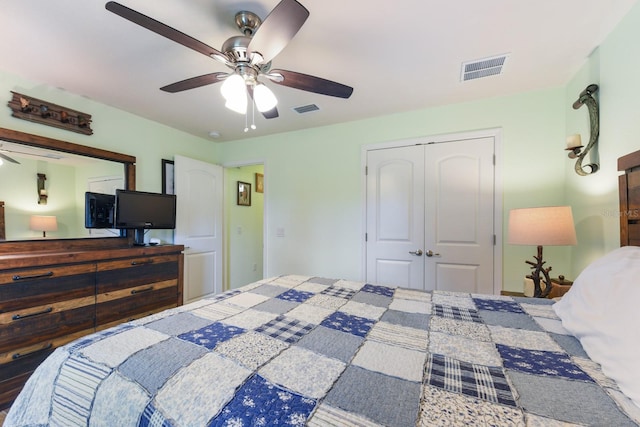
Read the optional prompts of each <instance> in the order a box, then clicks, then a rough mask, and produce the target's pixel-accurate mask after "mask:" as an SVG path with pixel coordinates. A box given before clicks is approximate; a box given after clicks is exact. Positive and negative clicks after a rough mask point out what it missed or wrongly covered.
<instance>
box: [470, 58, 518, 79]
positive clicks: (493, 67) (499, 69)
mask: <svg viewBox="0 0 640 427" xmlns="http://www.w3.org/2000/svg"><path fill="white" fill-rule="evenodd" d="M508 57H509V55H499V56H492V57H491V58H484V59H480V60H477V61H470V62H463V63H462V71H461V73H460V80H461V81H463V82H466V81H467V80H475V79H480V78H483V77H489V76H495V75H498V74H502V73H503V71H504V66H505V64H506V62H507V58H508Z"/></svg>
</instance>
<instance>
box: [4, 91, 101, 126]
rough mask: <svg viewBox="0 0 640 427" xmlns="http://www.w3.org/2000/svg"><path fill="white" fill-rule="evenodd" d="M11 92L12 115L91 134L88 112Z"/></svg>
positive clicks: (10, 105) (10, 106)
mask: <svg viewBox="0 0 640 427" xmlns="http://www.w3.org/2000/svg"><path fill="white" fill-rule="evenodd" d="M11 93H12V94H13V96H12V98H11V101H9V104H8V105H9V108H11V110H12V111H13V114H12V116H13V117H17V118H19V119H23V120H29V121H31V122H36V123H42V124H44V125H49V126H55V127H57V128H61V129H66V130H70V131H72V132H78V133H83V134H85V135H92V134H93V130H92V129H91V115H90V114H86V113H82V112H80V111H76V110H72V109H70V108H66V107H61V106H60V105H56V104H52V103H51V102H47V101H42V100H41V99H37V98H33V97H31V96H27V95H23V94H21V93H18V92H13V91H11Z"/></svg>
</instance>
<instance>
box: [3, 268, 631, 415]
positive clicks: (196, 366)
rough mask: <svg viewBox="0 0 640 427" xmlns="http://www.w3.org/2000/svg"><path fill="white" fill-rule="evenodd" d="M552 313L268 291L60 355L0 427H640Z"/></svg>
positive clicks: (528, 305)
mask: <svg viewBox="0 0 640 427" xmlns="http://www.w3.org/2000/svg"><path fill="white" fill-rule="evenodd" d="M551 304H552V301H549V300H539V299H532V298H511V297H504V296H495V295H476V294H465V293H448V292H439V291H433V292H422V291H417V290H409V289H402V288H392V287H387V286H376V285H372V284H366V283H360V282H352V281H346V280H333V279H326V278H319V277H302V276H283V277H277V278H272V279H267V280H262V281H259V282H256V283H253V284H250V285H247V286H245V287H243V288H241V289H238V290H232V291H229V292H226V293H223V294H220V295H216V296H213V297H211V298H207V299H203V300H200V301H197V302H195V303H192V304H189V305H185V306H182V307H177V308H174V309H171V310H168V311H165V312H162V313H159V314H156V315H153V316H150V317H146V318H144V319H140V320H137V321H132V322H129V323H126V324H122V325H119V326H117V327H114V328H111V329H108V330H104V331H101V332H99V333H96V334H93V335H89V336H86V337H84V338H81V339H79V340H77V341H75V342H72V343H70V344H68V345H66V346H64V347H61V348H58V349H57V350H56V351H55V352H54V353H53V354H52V355H51V356H50V357H49V358H48V359H47V360H46V361H45V362H44V363H43V364H42V365H41V366H40V367H39V368H38V369H37V370H36V372H35V373H34V374H33V376H32V377H31V378H30V380H29V381H28V383H27V384H26V386H25V388H24V389H23V391H22V393H21V394H20V396H19V397H18V399H17V400H16V402H15V403H14V404H13V406H12V408H11V411H10V413H9V415H8V417H7V419H6V421H5V427H6V426H45V425H47V426H49V425H50V426H65V427H68V426H140V427H146V426H154V427H155V426H158V427H169V426H189V427H191V426H302V425H309V426H372V427H373V426H439V425H441V426H455V425H482V426H524V425H528V426H537V425H541V426H542V425H545V426H560V425H562V426H567V425H601V426H614V425H615V426H628V425H638V420H639V419H640V418H639V417H638V408H637V407H635V406H634V405H633V404H632V403H631V402H630V401H629V400H628V399H627V398H626V397H625V396H624V395H623V394H622V393H620V391H619V390H618V388H617V387H616V385H615V383H613V382H612V381H611V380H609V379H608V378H606V377H605V376H604V375H603V374H602V372H601V371H600V368H599V366H598V365H596V364H595V363H593V362H592V361H590V360H589V358H588V356H587V355H586V354H585V353H584V351H583V350H582V347H581V346H580V344H579V342H578V341H577V340H576V339H575V338H574V337H572V336H571V335H569V334H568V332H566V331H565V330H564V329H563V328H562V325H561V322H560V320H559V319H558V318H557V317H556V315H555V313H554V311H553V308H552V305H551Z"/></svg>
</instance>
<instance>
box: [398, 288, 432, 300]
mask: <svg viewBox="0 0 640 427" xmlns="http://www.w3.org/2000/svg"><path fill="white" fill-rule="evenodd" d="M393 296H394V297H395V298H400V299H408V300H411V301H425V302H429V301H431V294H430V293H429V292H423V291H417V290H415V289H404V288H398V289H396V290H395V292H394V293H393Z"/></svg>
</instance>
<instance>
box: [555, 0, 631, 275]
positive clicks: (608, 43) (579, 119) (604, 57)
mask: <svg viewBox="0 0 640 427" xmlns="http://www.w3.org/2000/svg"><path fill="white" fill-rule="evenodd" d="M639 38H640V4H638V5H636V6H634V8H633V9H632V10H631V11H630V13H629V14H628V15H627V16H626V17H625V18H624V19H623V21H622V22H621V23H620V24H619V25H618V26H617V27H616V28H615V30H614V31H613V32H612V33H611V34H610V35H609V37H608V38H607V39H606V40H605V42H604V43H602V45H601V46H600V47H599V49H597V50H596V51H595V52H594V53H593V54H592V55H591V57H590V58H589V60H588V61H587V63H586V64H585V66H584V67H583V68H582V69H581V70H580V72H579V73H578V74H576V76H575V77H574V78H573V79H572V81H571V82H570V83H569V84H568V85H567V88H566V102H565V106H566V117H567V125H566V128H567V130H566V134H567V135H569V134H573V133H576V132H579V133H581V135H582V141H583V143H586V142H587V141H588V140H589V120H588V112H587V108H586V106H583V107H581V108H580V109H578V110H573V109H572V108H571V105H572V104H573V102H574V101H575V100H576V99H578V95H579V94H580V92H581V91H582V90H584V89H585V88H586V86H587V85H588V84H591V83H596V84H598V85H599V91H598V93H597V94H596V98H597V99H599V105H600V139H599V142H598V150H597V154H598V156H599V160H600V171H598V172H597V173H595V174H593V175H590V176H585V177H582V176H578V175H577V174H576V173H575V172H574V171H573V162H570V165H571V167H567V168H566V187H567V201H568V203H569V204H571V205H572V206H573V209H574V219H575V221H576V230H577V233H578V245H577V246H576V247H574V248H572V252H571V265H572V274H573V277H575V276H576V275H577V274H578V273H579V272H580V271H582V269H584V267H586V265H587V264H588V263H589V262H591V261H593V260H594V259H596V258H598V257H600V256H602V255H603V254H605V253H607V252H609V251H611V250H612V249H614V248H617V247H619V246H620V238H619V235H620V234H619V227H620V222H619V213H620V212H619V206H618V178H617V177H618V175H619V172H618V171H617V159H618V157H620V156H623V155H625V154H628V153H630V152H633V151H637V150H640V137H639V135H640V120H639V118H640V100H639V99H638V94H640V79H639V78H638V73H639V72H640V45H638V43H636V41H637V40H638V39H639Z"/></svg>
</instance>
